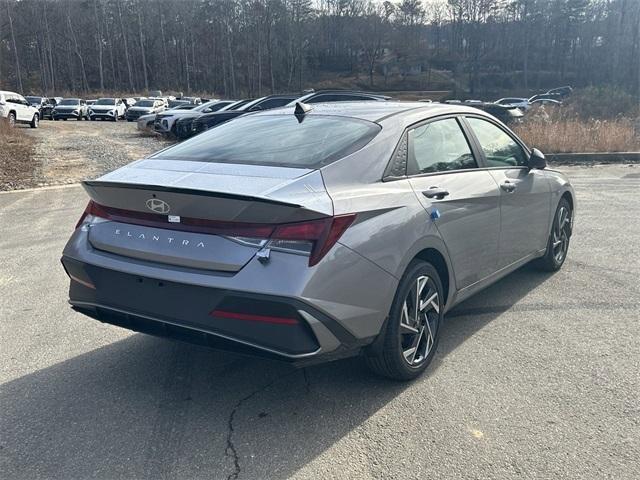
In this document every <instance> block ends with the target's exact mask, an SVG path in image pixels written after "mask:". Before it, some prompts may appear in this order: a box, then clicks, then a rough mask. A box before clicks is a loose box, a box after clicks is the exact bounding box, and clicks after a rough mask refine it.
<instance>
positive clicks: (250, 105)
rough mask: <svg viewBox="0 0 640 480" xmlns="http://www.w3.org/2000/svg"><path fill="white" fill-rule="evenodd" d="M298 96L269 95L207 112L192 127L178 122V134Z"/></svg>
mask: <svg viewBox="0 0 640 480" xmlns="http://www.w3.org/2000/svg"><path fill="white" fill-rule="evenodd" d="M298 97H299V95H297V94H284V95H268V96H266V97H261V98H258V99H250V100H246V101H245V102H244V103H243V104H240V105H234V106H233V110H232V109H231V108H229V109H227V110H224V111H222V112H213V113H207V114H205V115H202V116H200V117H198V118H195V119H193V120H192V123H191V128H189V127H188V122H185V123H184V124H181V123H180V122H178V124H177V125H176V136H177V137H178V138H181V139H183V138H188V137H190V136H192V135H195V134H197V133H200V132H204V131H205V130H209V129H210V128H212V127H215V126H217V125H220V124H222V123H224V122H228V121H229V120H231V119H234V118H237V117H239V116H241V115H245V114H247V113H250V112H259V111H261V110H269V109H271V108H278V107H283V106H285V105H287V104H288V103H290V102H291V101H293V100H295V99H296V98H298ZM185 120H187V119H185Z"/></svg>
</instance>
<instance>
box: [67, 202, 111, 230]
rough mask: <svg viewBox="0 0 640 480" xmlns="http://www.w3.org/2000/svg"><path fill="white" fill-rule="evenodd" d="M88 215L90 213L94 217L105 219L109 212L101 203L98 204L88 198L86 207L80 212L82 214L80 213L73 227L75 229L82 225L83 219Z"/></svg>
mask: <svg viewBox="0 0 640 480" xmlns="http://www.w3.org/2000/svg"><path fill="white" fill-rule="evenodd" d="M89 215H92V216H94V217H100V218H105V219H107V218H109V212H108V211H107V210H106V209H105V207H103V206H102V205H98V204H97V203H96V202H94V201H93V200H89V203H87V207H86V208H85V209H84V212H82V215H80V219H79V220H78V223H76V227H75V229H77V228H78V227H79V226H80V225H82V223H83V222H84V220H85V219H86V218H87V217H88V216H89ZM75 229H74V230H75Z"/></svg>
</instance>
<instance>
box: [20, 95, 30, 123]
mask: <svg viewBox="0 0 640 480" xmlns="http://www.w3.org/2000/svg"><path fill="white" fill-rule="evenodd" d="M18 106H19V110H20V113H18V118H19V119H20V120H22V121H23V122H30V121H31V119H32V118H33V113H32V107H31V105H30V104H29V102H28V101H27V99H26V98H24V97H23V96H22V95H18Z"/></svg>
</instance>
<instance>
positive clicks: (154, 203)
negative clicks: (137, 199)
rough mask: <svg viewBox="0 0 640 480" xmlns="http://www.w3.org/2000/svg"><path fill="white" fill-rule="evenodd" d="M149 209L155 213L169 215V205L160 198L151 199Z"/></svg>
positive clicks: (148, 202)
mask: <svg viewBox="0 0 640 480" xmlns="http://www.w3.org/2000/svg"><path fill="white" fill-rule="evenodd" d="M147 208H148V209H149V210H151V211H152V212H155V213H162V214H167V213H169V204H168V203H167V202H165V201H164V200H160V199H159V198H150V199H149V200H147Z"/></svg>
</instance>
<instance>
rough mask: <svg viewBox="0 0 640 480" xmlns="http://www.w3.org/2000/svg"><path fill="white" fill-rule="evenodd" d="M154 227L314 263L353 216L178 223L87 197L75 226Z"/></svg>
mask: <svg viewBox="0 0 640 480" xmlns="http://www.w3.org/2000/svg"><path fill="white" fill-rule="evenodd" d="M89 215H91V216H93V217H99V218H103V219H105V220H112V221H116V222H123V223H131V224H134V225H143V226H149V227H155V228H165V229H170V230H181V231H188V232H196V233H205V234H210V235H223V236H225V237H227V238H230V239H233V240H235V241H237V242H240V243H243V244H247V245H251V246H253V247H256V248H262V247H265V248H267V247H268V248H273V249H276V250H284V251H291V252H296V253H302V254H305V255H309V266H310V267H312V266H314V265H316V264H317V263H318V262H319V261H320V260H322V258H323V257H324V256H325V255H326V254H327V253H328V252H329V250H331V247H333V246H334V245H335V244H336V242H337V241H338V240H339V239H340V237H341V236H342V234H343V233H344V232H345V231H346V230H347V228H349V226H350V225H351V224H352V223H353V221H354V220H355V219H356V214H355V213H351V214H347V215H338V216H336V217H328V218H322V219H319V220H310V221H308V222H298V223H286V224H282V225H273V224H255V223H236V222H220V221H216V220H206V219H199V218H189V217H181V219H180V223H169V222H168V219H167V216H166V215H159V214H156V213H146V212H137V211H132V210H123V209H120V208H114V207H105V206H102V205H99V204H97V203H95V202H94V201H93V200H91V201H89V203H88V204H87V208H86V209H85V210H84V212H83V214H82V216H81V217H80V220H78V223H77V224H76V228H78V227H79V226H80V225H82V223H83V222H84V221H85V219H86V218H87V217H88V216H89Z"/></svg>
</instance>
